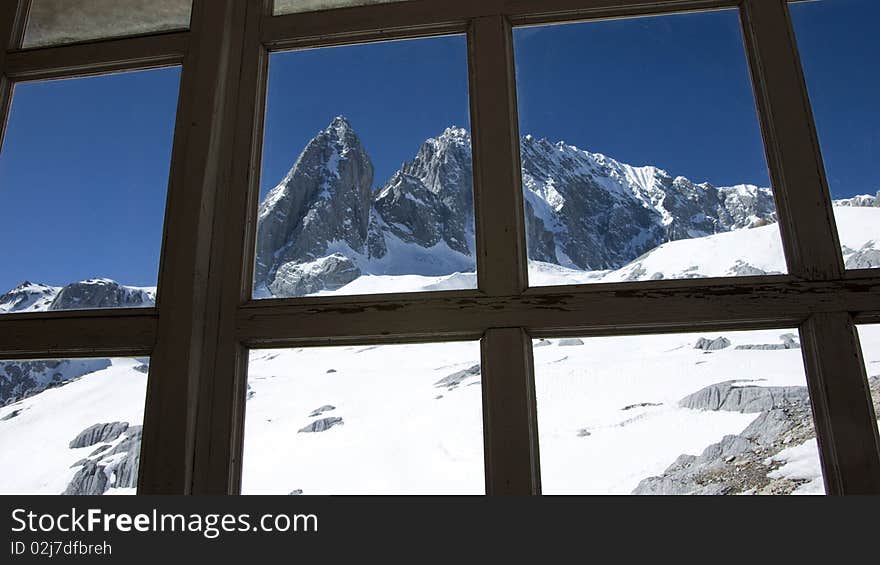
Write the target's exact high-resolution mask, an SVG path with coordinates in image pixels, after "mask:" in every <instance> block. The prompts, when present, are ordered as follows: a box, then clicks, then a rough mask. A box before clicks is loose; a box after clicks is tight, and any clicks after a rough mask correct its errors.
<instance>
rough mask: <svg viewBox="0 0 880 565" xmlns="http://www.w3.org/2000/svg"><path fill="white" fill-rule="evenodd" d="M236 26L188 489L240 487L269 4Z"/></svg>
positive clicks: (252, 2)
mask: <svg viewBox="0 0 880 565" xmlns="http://www.w3.org/2000/svg"><path fill="white" fill-rule="evenodd" d="M238 4H239V5H240V6H241V9H240V12H239V13H237V18H238V19H237V20H236V21H237V22H239V24H238V25H240V26H241V27H240V28H236V31H238V32H240V33H241V34H242V35H241V37H239V42H240V45H241V52H240V57H241V68H242V72H241V74H240V75H239V77H238V80H239V84H238V96H237V98H236V102H235V108H234V109H233V110H234V111H235V113H234V114H231V115H229V116H227V119H228V120H229V124H228V125H229V126H230V128H231V130H234V133H235V135H234V140H232V146H231V153H230V155H231V157H228V158H227V161H229V162H231V163H232V167H231V171H230V174H231V177H230V181H229V183H228V185H229V186H228V187H227V189H226V190H225V192H224V193H223V195H222V198H221V200H220V201H219V202H218V206H217V211H216V223H217V228H216V230H215V248H214V249H213V253H212V257H213V259H212V263H213V264H214V265H216V271H212V277H214V279H215V280H216V281H217V284H218V285H219V289H218V290H217V292H218V296H217V300H218V302H219V312H218V313H217V318H216V324H217V334H216V336H215V347H214V349H213V352H212V357H211V358H210V363H209V365H208V366H209V367H210V370H209V374H210V378H208V379H206V380H205V381H204V382H203V387H202V391H201V392H200V398H201V399H202V401H203V402H205V403H206V409H204V410H200V411H199V421H198V430H199V431H198V438H199V439H198V445H197V447H196V453H195V456H196V460H195V475H194V482H193V492H194V493H195V494H239V493H240V492H241V466H242V447H243V439H244V438H243V436H244V410H245V389H246V387H247V369H248V350H247V348H246V347H244V346H243V345H242V344H241V343H240V342H239V341H238V339H237V336H236V331H235V325H236V316H237V313H238V308H239V306H241V305H242V304H243V303H245V302H247V301H248V300H250V297H251V283H252V280H253V271H252V269H253V247H254V242H255V239H254V238H255V225H254V223H255V222H256V200H257V194H258V191H259V187H258V183H259V175H258V171H259V166H260V158H259V156H260V147H261V141H262V137H263V136H262V130H261V128H260V127H259V126H258V125H257V124H262V123H263V110H264V104H265V90H264V89H265V86H266V74H267V70H268V53H267V51H266V48H265V47H264V46H263V45H262V43H261V40H260V36H261V30H262V22H263V19H264V18H265V17H269V14H271V10H272V2H271V0H247V1H246V2H239V3H238Z"/></svg>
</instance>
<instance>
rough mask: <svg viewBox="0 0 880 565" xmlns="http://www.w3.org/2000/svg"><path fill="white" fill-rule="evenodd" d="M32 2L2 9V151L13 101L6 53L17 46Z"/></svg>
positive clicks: (20, 1) (8, 4) (13, 3)
mask: <svg viewBox="0 0 880 565" xmlns="http://www.w3.org/2000/svg"><path fill="white" fill-rule="evenodd" d="M29 3H30V0H13V1H11V2H6V3H5V4H4V5H3V6H2V7H0V46H2V48H0V150H2V149H3V139H4V137H5V133H6V119H7V118H8V117H9V105H10V102H11V101H12V81H11V80H9V79H8V78H7V77H6V51H7V50H8V49H9V48H10V47H11V46H12V45H15V44H16V43H15V38H16V37H18V36H19V35H20V34H21V29H22V28H23V27H24V17H23V15H24V14H25V12H26V9H27V5H28V4H29Z"/></svg>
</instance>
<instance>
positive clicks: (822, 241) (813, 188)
mask: <svg viewBox="0 0 880 565" xmlns="http://www.w3.org/2000/svg"><path fill="white" fill-rule="evenodd" d="M740 13H741V17H742V24H743V33H744V36H745V45H746V52H747V54H748V59H749V66H750V68H751V74H752V81H753V82H754V88H755V92H756V101H757V106H758V114H759V118H760V122H761V127H762V130H763V135H764V145H765V147H766V151H767V162H768V165H769V168H770V178H771V180H772V184H773V193H774V194H775V196H776V209H777V210H778V214H779V229H780V232H781V233H782V242H783V247H784V249H785V255H786V259H787V261H788V272H789V273H790V274H791V275H792V276H795V277H799V278H804V279H807V280H829V279H838V278H840V277H841V276H842V275H843V257H842V256H841V253H840V245H839V241H838V237H837V228H836V226H835V223H834V214H833V211H832V207H831V195H830V193H829V191H828V182H827V180H826V178H825V169H824V167H823V164H822V155H821V152H820V150H819V138H818V135H817V134H816V127H815V124H814V123H813V114H812V111H811V109H810V101H809V98H808V96H807V87H806V82H805V80H804V75H803V70H802V69H801V64H800V58H799V57H798V53H797V46H796V45H795V40H794V30H793V29H792V26H791V21H790V18H789V15H788V5H787V3H786V0H744V2H743V3H742V8H741V12H740ZM720 111H722V110H720Z"/></svg>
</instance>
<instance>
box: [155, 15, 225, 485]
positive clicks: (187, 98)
mask: <svg viewBox="0 0 880 565" xmlns="http://www.w3.org/2000/svg"><path fill="white" fill-rule="evenodd" d="M240 5H241V3H240V2H237V1H236V0H195V1H194V5H193V16H192V26H191V29H192V31H191V34H192V37H191V39H190V42H189V45H188V51H187V55H186V57H185V59H184V66H183V73H182V77H181V87H180V93H181V94H180V102H179V104H178V115H177V123H176V129H175V136H174V149H173V154H172V163H171V175H170V180H169V186H168V204H167V210H166V221H165V226H166V228H165V239H164V242H163V255H162V266H161V272H160V276H159V295H158V297H157V307H158V313H159V319H158V327H157V340H156V345H155V348H154V351H153V355H152V361H151V367H150V379H149V384H148V391H147V404H146V410H145V414H144V435H143V446H142V449H141V472H140V476H139V492H141V493H143V494H186V493H190V492H192V489H193V487H192V480H193V479H192V476H193V468H194V465H195V463H197V462H194V460H193V459H194V453H195V444H196V441H197V430H196V426H195V421H196V414H197V413H198V412H200V411H202V410H207V411H210V410H211V406H210V402H206V397H205V395H204V394H201V389H200V386H202V385H203V383H204V382H205V381H209V380H210V379H211V378H212V371H213V369H214V364H213V358H214V354H215V353H214V352H215V349H214V348H215V347H216V344H217V339H216V336H217V333H218V322H217V319H218V309H219V301H218V300H217V297H218V296H219V294H220V293H219V287H220V286H221V285H222V280H221V278H220V277H218V276H215V275H214V274H213V268H214V265H212V255H211V254H212V247H213V246H214V245H215V241H216V240H217V238H218V237H220V235H222V228H221V229H219V230H218V229H217V226H219V225H220V224H221V223H222V221H221V222H218V221H217V218H215V201H216V200H217V199H218V197H219V195H220V194H221V193H222V190H223V189H224V188H225V187H226V185H227V184H228V176H229V175H228V172H227V167H228V166H229V159H228V155H226V154H225V151H226V147H228V144H229V143H230V141H231V138H232V135H233V133H234V132H233V129H232V127H231V124H229V123H228V122H225V121H224V117H225V116H226V111H227V108H228V107H229V105H231V104H233V103H234V102H233V100H232V98H233V96H232V94H233V93H234V87H235V86H236V85H237V73H238V71H239V63H238V61H237V59H236V56H237V50H236V48H237V47H239V46H240V42H239V44H236V42H235V40H234V38H235V36H236V34H235V31H236V26H237V25H240V23H241V21H240V20H241V18H237V17H236V15H237V9H238V7H239V6H240Z"/></svg>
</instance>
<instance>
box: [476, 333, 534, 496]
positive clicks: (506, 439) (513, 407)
mask: <svg viewBox="0 0 880 565" xmlns="http://www.w3.org/2000/svg"><path fill="white" fill-rule="evenodd" d="M482 351H483V353H482V380H483V441H484V446H485V447H484V449H483V453H484V457H485V462H486V494H490V495H530V494H541V471H540V458H539V455H538V427H537V415H536V412H535V374H534V373H535V371H534V361H533V359H532V340H531V338H530V337H529V336H528V334H527V333H526V332H525V331H524V330H522V329H521V328H497V329H490V330H488V331H487V332H486V335H485V336H484V337H483V341H482Z"/></svg>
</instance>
